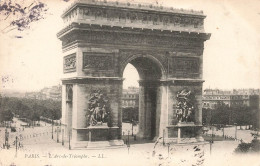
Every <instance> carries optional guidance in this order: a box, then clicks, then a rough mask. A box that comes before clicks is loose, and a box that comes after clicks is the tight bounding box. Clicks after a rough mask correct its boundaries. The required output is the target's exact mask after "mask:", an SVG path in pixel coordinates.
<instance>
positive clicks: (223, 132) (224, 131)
mask: <svg viewBox="0 0 260 166" xmlns="http://www.w3.org/2000/svg"><path fill="white" fill-rule="evenodd" d="M224 137H225V124H223V138H224Z"/></svg>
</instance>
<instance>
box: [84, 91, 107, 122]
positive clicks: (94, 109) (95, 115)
mask: <svg viewBox="0 0 260 166" xmlns="http://www.w3.org/2000/svg"><path fill="white" fill-rule="evenodd" d="M109 115H110V104H109V100H108V98H107V97H106V95H104V94H103V93H101V91H96V92H93V93H91V94H90V99H89V103H88V112H87V118H88V125H90V126H95V125H97V124H100V125H102V124H103V123H107V122H108V118H109V117H110V116H109Z"/></svg>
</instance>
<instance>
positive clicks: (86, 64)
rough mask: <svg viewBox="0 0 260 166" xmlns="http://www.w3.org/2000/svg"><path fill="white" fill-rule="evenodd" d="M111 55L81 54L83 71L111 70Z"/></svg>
mask: <svg viewBox="0 0 260 166" xmlns="http://www.w3.org/2000/svg"><path fill="white" fill-rule="evenodd" d="M113 61H114V57H113V54H105V53H92V52H83V69H93V70H112V69H113V66H114V62H113Z"/></svg>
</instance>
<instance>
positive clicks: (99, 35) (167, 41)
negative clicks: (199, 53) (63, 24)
mask: <svg viewBox="0 0 260 166" xmlns="http://www.w3.org/2000/svg"><path fill="white" fill-rule="evenodd" d="M77 38H78V39H80V40H82V41H85V42H91V43H93V42H97V43H110V44H132V45H142V46H145V45H148V46H149V45H156V46H159V45H160V46H168V47H187V48H193V47H203V42H202V41H198V40H195V39H194V40H192V39H189V40H188V39H185V38H181V37H180V38H176V37H171V36H157V35H151V34H147V35H146V34H133V33H114V32H94V31H89V32H87V33H85V34H84V35H83V34H82V33H77ZM70 39H73V40H64V41H63V43H62V45H63V46H66V45H67V44H69V43H72V42H73V41H75V40H76V37H74V36H73V35H72V37H71V38H70Z"/></svg>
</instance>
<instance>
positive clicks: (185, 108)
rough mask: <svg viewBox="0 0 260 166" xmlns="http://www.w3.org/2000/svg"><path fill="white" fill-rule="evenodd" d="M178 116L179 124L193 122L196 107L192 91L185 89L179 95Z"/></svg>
mask: <svg viewBox="0 0 260 166" xmlns="http://www.w3.org/2000/svg"><path fill="white" fill-rule="evenodd" d="M176 98H177V109H176V116H177V120H178V122H192V120H193V117H192V116H193V113H194V106H193V101H192V100H193V98H192V94H191V91H190V90H187V89H184V90H181V91H180V92H178V93H177V96H176Z"/></svg>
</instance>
